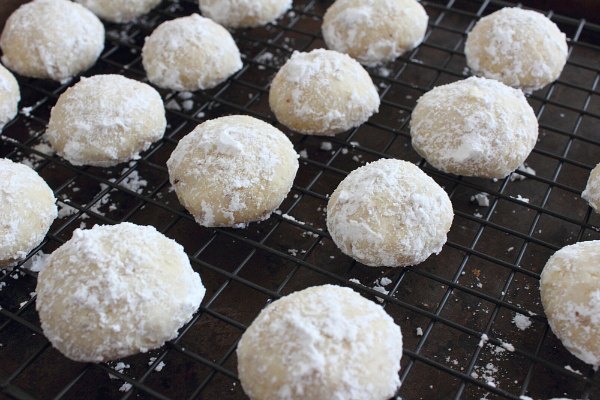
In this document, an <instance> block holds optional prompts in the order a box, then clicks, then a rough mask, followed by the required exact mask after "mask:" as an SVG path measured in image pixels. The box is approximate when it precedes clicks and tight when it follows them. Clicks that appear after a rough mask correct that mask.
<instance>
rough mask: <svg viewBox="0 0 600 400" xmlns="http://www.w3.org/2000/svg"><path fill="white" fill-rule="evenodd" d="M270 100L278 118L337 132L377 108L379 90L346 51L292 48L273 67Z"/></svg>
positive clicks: (307, 130) (314, 131) (300, 128)
mask: <svg viewBox="0 0 600 400" xmlns="http://www.w3.org/2000/svg"><path fill="white" fill-rule="evenodd" d="M269 105H270V106H271V110H272V111H273V113H274V114H275V116H276V117H277V120H278V121H279V122H281V123H282V124H284V125H285V126H287V127H288V128H290V129H293V130H295V131H297V132H300V133H304V134H307V135H329V136H331V135H335V134H336V133H339V132H343V131H346V130H348V129H350V128H353V127H356V126H359V125H360V124H362V123H364V122H365V121H367V120H368V119H369V117H370V116H371V115H373V113H375V112H377V111H378V110H379V95H378V94H377V89H376V88H375V85H374V84H373V81H372V80H371V77H370V76H369V74H368V73H367V71H365V70H364V68H363V67H362V66H361V65H360V64H359V63H358V62H356V61H355V60H353V59H352V58H350V57H349V56H347V55H346V54H342V53H338V52H337V51H332V50H324V49H316V50H313V51H311V52H309V53H300V52H294V54H292V57H291V58H290V59H289V60H288V61H287V62H286V63H285V65H284V66H283V67H282V68H281V69H280V70H279V72H277V75H275V78H274V79H273V82H272V83H271V90H270V91H269Z"/></svg>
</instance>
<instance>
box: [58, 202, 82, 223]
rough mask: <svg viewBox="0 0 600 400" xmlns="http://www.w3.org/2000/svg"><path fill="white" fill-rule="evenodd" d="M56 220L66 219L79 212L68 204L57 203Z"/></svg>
mask: <svg viewBox="0 0 600 400" xmlns="http://www.w3.org/2000/svg"><path fill="white" fill-rule="evenodd" d="M57 204H58V218H61V219H62V218H66V217H70V216H71V215H75V214H77V213H78V212H79V210H78V209H77V208H75V207H73V206H70V205H69V204H67V203H65V202H64V200H59V201H58V203H57Z"/></svg>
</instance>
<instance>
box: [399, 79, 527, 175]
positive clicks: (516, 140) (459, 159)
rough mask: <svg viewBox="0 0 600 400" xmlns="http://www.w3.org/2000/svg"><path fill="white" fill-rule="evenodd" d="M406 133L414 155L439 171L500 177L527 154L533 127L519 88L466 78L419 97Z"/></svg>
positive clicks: (492, 81)
mask: <svg viewBox="0 0 600 400" xmlns="http://www.w3.org/2000/svg"><path fill="white" fill-rule="evenodd" d="M410 135H411V137H412V145H413V147H414V149H415V150H416V151H417V153H419V154H420V155H421V156H422V157H424V158H425V159H426V160H427V162H428V163H430V164H431V165H433V166H434V167H435V168H437V169H439V170H441V171H444V172H448V173H452V174H457V175H465V176H479V177H483V178H504V177H505V176H507V175H508V174H510V173H511V172H512V171H514V170H515V169H517V168H518V167H519V166H520V165H521V164H523V162H524V161H525V159H526V158H527V157H528V156H529V153H531V150H533V147H534V146H535V143H536V141H537V137H538V124H537V119H536V117H535V113H534V112H533V110H532V109H531V106H530V105H529V104H528V103H527V100H526V99H525V96H524V95H523V93H522V92H521V91H520V90H517V89H512V88H510V87H508V86H506V85H504V84H502V83H501V82H498V81H494V80H491V79H485V78H477V77H471V78H468V79H465V80H462V81H458V82H454V83H450V84H448V85H443V86H438V87H435V88H433V89H432V90H431V91H429V92H427V93H425V94H424V95H423V96H421V98H419V100H418V101H417V106H416V107H415V109H414V110H413V112H412V116H411V121H410Z"/></svg>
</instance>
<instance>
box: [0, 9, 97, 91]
mask: <svg viewBox="0 0 600 400" xmlns="http://www.w3.org/2000/svg"><path fill="white" fill-rule="evenodd" d="M0 47H1V48H2V52H3V56H2V62H3V63H4V65H6V66H7V67H8V68H10V69H11V70H13V71H15V72H17V73H18V74H21V75H24V76H28V77H31V78H42V79H53V80H55V81H62V80H65V79H68V78H70V77H72V76H74V75H77V74H79V73H80V72H82V71H85V70H86V69H88V68H90V67H91V66H92V65H93V64H94V63H95V62H96V60H97V59H98V56H100V53H101V52H102V50H103V49H104V26H103V25H102V22H100V20H99V19H98V17H96V16H95V15H94V14H93V13H92V12H91V11H89V10H88V9H86V8H85V7H83V6H81V5H79V4H76V3H73V2H71V1H68V0H34V1H32V2H30V3H26V4H24V5H22V6H21V7H19V8H18V9H17V10H16V11H15V12H13V13H12V14H11V16H10V17H9V18H8V20H7V21H6V25H5V26H4V30H3V31H2V36H1V37H0Z"/></svg>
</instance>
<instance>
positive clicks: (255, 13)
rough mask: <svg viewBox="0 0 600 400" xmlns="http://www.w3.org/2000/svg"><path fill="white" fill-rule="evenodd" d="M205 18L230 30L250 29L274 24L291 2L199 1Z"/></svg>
mask: <svg viewBox="0 0 600 400" xmlns="http://www.w3.org/2000/svg"><path fill="white" fill-rule="evenodd" d="M199 3H200V11H202V14H203V15H205V16H206V17H208V18H210V19H212V20H215V21H216V22H218V23H219V24H222V25H224V26H227V27H230V28H252V27H257V26H261V25H266V24H268V23H270V22H274V21H275V20H276V19H277V18H279V17H281V16H282V15H283V14H284V13H285V12H286V11H287V10H289V9H290V7H291V6H292V0H199Z"/></svg>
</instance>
